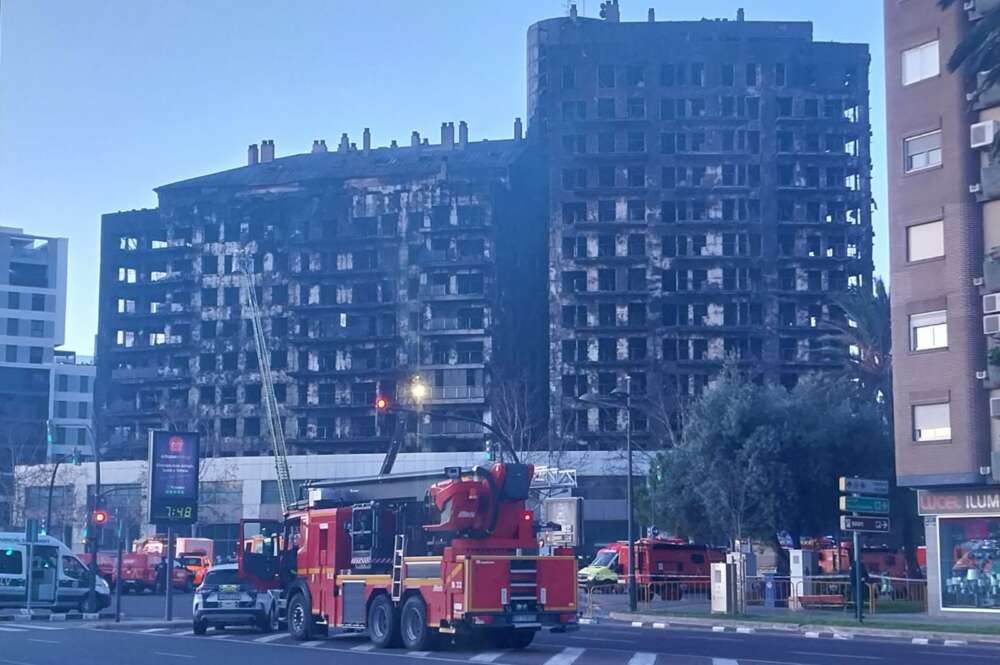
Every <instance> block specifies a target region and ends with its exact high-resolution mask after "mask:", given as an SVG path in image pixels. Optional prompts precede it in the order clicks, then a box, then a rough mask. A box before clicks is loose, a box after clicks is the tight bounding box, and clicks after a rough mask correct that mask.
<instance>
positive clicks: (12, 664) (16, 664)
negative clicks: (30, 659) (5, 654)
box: [0, 658, 32, 665]
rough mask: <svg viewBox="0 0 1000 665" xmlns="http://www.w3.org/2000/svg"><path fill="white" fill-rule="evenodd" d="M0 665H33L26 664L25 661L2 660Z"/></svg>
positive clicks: (0, 659)
mask: <svg viewBox="0 0 1000 665" xmlns="http://www.w3.org/2000/svg"><path fill="white" fill-rule="evenodd" d="M0 663H3V664H4V665H32V663H26V662H24V661H23V660H5V659H3V658H0Z"/></svg>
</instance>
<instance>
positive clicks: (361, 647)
mask: <svg viewBox="0 0 1000 665" xmlns="http://www.w3.org/2000/svg"><path fill="white" fill-rule="evenodd" d="M374 648H375V645H374V644H359V645H358V646H356V647H351V651H371V650H372V649H374Z"/></svg>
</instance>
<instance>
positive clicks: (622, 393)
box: [579, 374, 638, 612]
mask: <svg viewBox="0 0 1000 665" xmlns="http://www.w3.org/2000/svg"><path fill="white" fill-rule="evenodd" d="M611 395H612V396H614V397H616V398H619V400H604V399H601V398H600V397H596V396H593V395H584V396H582V397H580V398H579V400H580V401H581V402H587V403H590V404H598V405H612V406H618V405H620V404H621V401H620V400H621V399H623V400H624V402H625V458H626V473H627V477H626V479H625V511H626V512H627V513H628V515H627V519H626V526H625V530H626V537H627V540H628V558H627V560H626V565H627V567H628V574H627V577H626V584H627V587H628V608H629V610H630V611H632V612H635V611H636V608H637V606H638V602H637V598H636V589H635V538H634V537H633V535H632V534H633V532H634V530H633V519H632V515H633V513H634V510H633V498H632V497H633V492H632V375H631V374H626V375H625V390H621V389H620V388H615V389H614V390H612V391H611Z"/></svg>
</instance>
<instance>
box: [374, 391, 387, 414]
mask: <svg viewBox="0 0 1000 665" xmlns="http://www.w3.org/2000/svg"><path fill="white" fill-rule="evenodd" d="M388 408H389V400H387V399H386V398H385V397H384V396H382V395H378V396H377V397H376V398H375V410H377V411H385V410H386V409H388Z"/></svg>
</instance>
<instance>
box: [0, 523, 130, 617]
mask: <svg viewBox="0 0 1000 665" xmlns="http://www.w3.org/2000/svg"><path fill="white" fill-rule="evenodd" d="M30 549H31V606H32V608H38V609H80V610H82V609H84V606H85V605H86V601H87V592H88V591H89V590H90V571H89V570H87V567H86V566H84V565H83V563H82V562H81V561H80V560H79V559H78V558H76V555H74V554H73V552H72V551H71V550H70V549H69V548H68V547H66V545H64V544H63V543H62V542H61V541H59V540H56V539H55V538H53V537H51V536H39V538H38V542H37V543H35V544H34V545H32V546H30ZM28 550H29V545H28V543H27V542H25V540H24V533H22V532H17V531H13V532H0V608H5V607H17V608H21V607H25V606H26V598H27V594H26V593H25V589H26V587H27V584H28V569H27V567H26V565H25V564H26V562H27V561H28ZM95 589H96V591H97V600H98V606H99V607H100V609H103V608H105V607H107V606H108V605H110V604H111V591H110V590H109V589H108V583H107V582H105V581H104V580H103V579H101V578H100V577H98V578H97V583H96V584H95Z"/></svg>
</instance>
